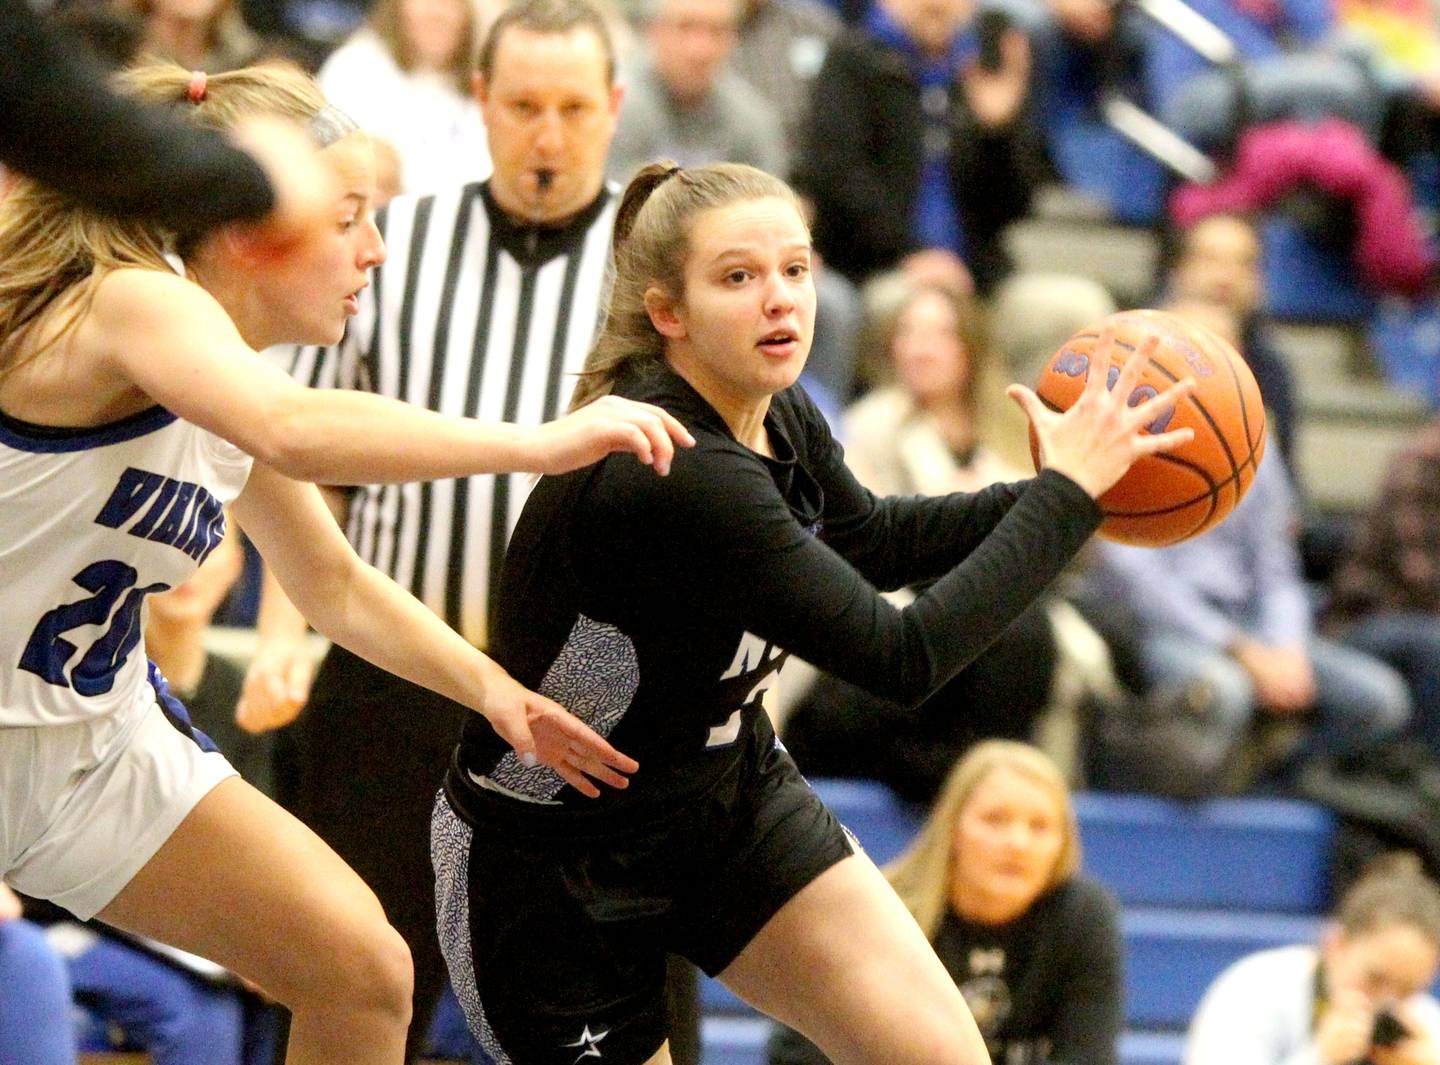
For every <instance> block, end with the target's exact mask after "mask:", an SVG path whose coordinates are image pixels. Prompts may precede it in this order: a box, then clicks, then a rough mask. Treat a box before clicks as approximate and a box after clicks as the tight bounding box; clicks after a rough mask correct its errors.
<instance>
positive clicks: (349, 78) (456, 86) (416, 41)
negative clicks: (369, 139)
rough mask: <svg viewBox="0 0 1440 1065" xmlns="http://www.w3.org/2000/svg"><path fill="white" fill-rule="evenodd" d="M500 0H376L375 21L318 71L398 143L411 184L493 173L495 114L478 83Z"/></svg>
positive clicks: (336, 95)
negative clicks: (483, 45)
mask: <svg viewBox="0 0 1440 1065" xmlns="http://www.w3.org/2000/svg"><path fill="white" fill-rule="evenodd" d="M498 7H499V4H498V2H497V0H376V3H375V6H374V7H373V8H372V9H371V11H370V15H369V17H368V18H367V19H366V21H365V24H364V25H363V26H361V27H360V29H358V30H356V31H355V33H354V34H353V35H351V37H350V39H349V40H347V41H346V42H345V43H344V44H342V45H341V46H340V47H339V48H337V49H336V50H335V51H334V52H333V53H332V54H331V55H330V57H329V58H328V59H326V60H325V62H324V64H323V65H322V66H321V67H320V73H319V74H318V75H317V76H316V77H317V80H318V81H319V82H320V88H321V89H322V90H323V91H324V93H325V96H326V98H327V99H329V100H330V101H331V102H332V103H333V104H335V106H336V107H340V108H343V109H344V110H345V111H346V112H347V113H349V114H350V115H351V116H352V117H354V119H355V121H357V122H358V123H360V125H361V126H362V127H364V129H365V131H366V132H367V133H369V134H370V135H371V136H373V137H376V138H379V139H380V140H383V141H386V142H387V143H389V144H391V145H393V146H394V148H395V151H396V153H397V154H398V155H399V157H400V179H401V186H402V188H403V189H404V191H405V192H409V193H426V192H437V191H439V190H441V189H446V188H449V187H451V186H455V185H463V184H466V183H467V182H472V181H480V180H482V179H484V178H486V177H488V176H489V175H490V168H491V164H490V148H489V145H488V144H487V142H486V140H485V121H484V119H483V118H482V117H481V114H480V104H479V103H478V102H477V101H476V99H475V97H474V95H473V93H472V90H471V75H472V73H473V71H474V69H475V58H476V52H477V50H478V48H479V42H480V40H481V39H482V38H483V36H484V30H485V27H486V26H487V25H488V24H489V21H490V18H489V16H490V14H491V11H490V9H491V8H494V9H496V10H498Z"/></svg>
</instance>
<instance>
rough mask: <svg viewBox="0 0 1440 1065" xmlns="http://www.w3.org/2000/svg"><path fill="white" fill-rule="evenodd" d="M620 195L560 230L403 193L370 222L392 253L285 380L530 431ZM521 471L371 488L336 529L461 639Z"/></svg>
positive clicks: (550, 412) (465, 196)
mask: <svg viewBox="0 0 1440 1065" xmlns="http://www.w3.org/2000/svg"><path fill="white" fill-rule="evenodd" d="M618 205H619V196H618V195H617V194H616V190H615V189H614V188H606V189H604V190H602V192H601V194H600V196H599V198H598V199H597V200H596V201H595V202H594V203H593V204H591V205H590V207H588V208H586V209H585V210H584V211H582V212H581V213H580V214H579V215H578V216H576V217H575V218H574V219H573V220H571V221H570V222H569V223H567V224H566V225H565V226H563V227H560V228H544V227H535V226H529V225H521V224H517V223H515V222H514V221H513V220H511V219H510V218H508V217H507V216H506V215H505V214H504V213H503V212H502V211H501V210H500V208H499V207H498V206H497V205H496V203H495V201H494V199H493V198H492V197H491V195H490V189H489V184H488V183H479V184H471V185H465V186H462V187H460V188H457V189H453V190H450V191H447V192H442V193H439V194H436V195H430V196H421V197H411V196H402V197H398V198H396V199H395V200H393V201H391V203H390V204H389V205H388V206H387V207H386V208H385V210H384V211H383V212H381V214H380V216H379V219H378V222H379V225H380V230H381V233H382V234H383V235H384V237H385V243H386V245H387V247H388V250H389V254H388V258H387V260H386V262H385V263H384V265H383V266H380V267H378V268H377V269H376V270H375V271H374V272H373V273H372V275H371V279H370V287H369V288H367V289H365V290H364V291H363V292H361V294H360V313H359V314H358V315H356V316H355V317H354V318H352V319H351V320H350V327H349V329H348V331H347V333H346V336H345V339H344V340H342V341H341V342H340V343H339V344H338V345H336V346H334V347H328V348H321V347H304V348H300V349H299V350H298V351H297V353H296V356H295V364H294V371H293V372H294V376H295V377H296V378H297V379H298V380H300V381H301V382H302V383H304V384H308V385H311V386H314V387H320V388H355V389H364V390H366V391H371V392H377V393H379V394H381V395H385V396H392V397H395V398H398V399H403V400H406V401H408V402H410V403H413V404H416V405H417V406H421V407H427V408H429V409H430V410H435V411H439V412H441V413H442V414H449V415H459V416H466V417H471V418H479V419H481V420H482V421H491V422H498V421H506V422H518V423H521V424H538V423H540V422H543V421H548V420H550V419H552V418H554V417H555V416H556V415H557V414H559V413H562V412H563V411H564V409H565V407H566V405H567V404H568V403H569V400H570V393H571V390H572V388H573V385H574V377H573V376H572V375H573V374H575V373H576V372H577V371H578V370H579V369H580V368H581V366H582V365H583V364H584V361H585V356H586V354H587V353H588V352H589V350H590V347H591V345H592V343H593V342H594V340H595V336H596V333H597V330H598V328H599V324H600V321H601V316H602V314H603V313H604V301H605V298H606V296H607V294H608V281H609V276H610V273H609V263H610V236H611V231H612V229H613V227H614V222H615V211H616V208H617V207H618ZM530 485H531V477H530V475H528V474H511V475H508V476H478V477H468V478H462V479H457V480H446V481H433V482H425V483H418V484H415V483H412V484H404V485H372V486H370V487H367V488H364V489H361V490H358V491H356V492H355V494H354V496H353V497H352V500H351V504H350V512H349V518H348V521H347V526H346V533H347V535H348V536H349V538H350V542H351V544H353V545H354V547H355V550H356V551H357V552H358V553H359V554H360V557H361V558H363V559H364V560H365V561H367V562H369V563H370V564H372V565H374V566H375V567H376V568H378V569H379V570H381V571H382V572H383V573H386V574H388V575H389V576H391V577H393V578H394V579H395V580H396V581H397V582H398V583H399V584H401V585H402V586H403V587H406V588H408V589H410V591H411V592H413V593H414V594H415V596H416V597H417V598H418V599H420V600H421V601H422V602H424V603H425V605H426V606H428V607H429V608H430V609H431V610H433V611H435V613H436V614H438V615H439V616H440V617H442V618H444V619H445V621H446V622H447V623H448V624H449V625H450V626H451V627H453V628H455V629H457V630H458V631H459V632H460V633H461V634H462V635H463V636H465V637H466V639H468V640H470V641H471V642H473V643H476V644H478V645H481V646H483V645H484V642H485V634H486V616H487V614H488V607H489V601H490V597H491V595H492V594H493V589H496V588H498V585H499V575H500V565H501V563H502V562H503V561H504V558H505V544H506V541H507V539H508V537H509V534H510V530H511V529H513V528H514V525H515V522H516V520H517V519H518V518H519V516H520V508H521V506H522V505H523V504H524V502H525V497H526V495H527V494H528V493H529V489H530Z"/></svg>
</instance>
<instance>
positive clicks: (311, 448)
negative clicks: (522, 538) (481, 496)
mask: <svg viewBox="0 0 1440 1065" xmlns="http://www.w3.org/2000/svg"><path fill="white" fill-rule="evenodd" d="M267 436H268V437H269V440H268V441H267V442H266V444H265V448H266V451H265V453H264V454H262V455H257V457H259V458H262V459H263V460H264V461H265V462H267V463H268V464H269V465H271V466H274V467H275V468H276V469H278V470H279V471H280V472H281V473H284V474H285V475H286V476H288V477H292V478H295V479H296V480H304V481H313V482H315V483H317V484H334V485H356V484H391V483H396V482H401V481H420V480H433V479H437V478H446V477H466V476H469V475H471V474H477V473H502V472H524V471H536V470H538V466H539V462H540V458H539V453H538V439H537V436H536V433H535V431H534V430H533V429H528V428H523V427H520V426H515V425H506V424H486V423H482V422H478V421H474V420H471V419H465V418H451V417H447V416H445V415H441V414H436V413H434V412H433V411H427V410H422V409H421V408H419V407H414V406H411V405H410V404H407V403H401V402H399V401H397V400H393V399H389V398H387V397H385V396H377V395H373V394H371V393H367V392H352V391H348V390H340V389H325V390H309V389H307V390H304V391H303V392H302V393H301V394H299V395H298V396H296V397H293V398H292V399H291V400H290V401H289V402H287V403H286V404H285V406H284V409H283V410H282V411H281V412H280V413H279V416H278V417H277V420H276V423H275V424H274V425H273V426H272V428H271V431H270V432H269V433H267Z"/></svg>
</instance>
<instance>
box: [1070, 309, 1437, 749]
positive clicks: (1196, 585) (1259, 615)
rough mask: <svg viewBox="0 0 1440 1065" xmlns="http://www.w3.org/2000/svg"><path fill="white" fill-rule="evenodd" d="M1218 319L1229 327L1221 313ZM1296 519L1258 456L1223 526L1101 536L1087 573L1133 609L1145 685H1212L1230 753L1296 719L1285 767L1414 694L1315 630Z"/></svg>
mask: <svg viewBox="0 0 1440 1065" xmlns="http://www.w3.org/2000/svg"><path fill="white" fill-rule="evenodd" d="M1177 309H1179V308H1177ZM1212 310H1213V308H1212ZM1213 318H1214V319H1215V324H1217V325H1219V327H1220V328H1221V329H1224V328H1225V325H1224V322H1223V320H1221V318H1220V315H1219V314H1218V313H1217V314H1216V315H1214V316H1213ZM1230 321H1231V322H1232V323H1233V319H1230ZM1206 324H1207V325H1209V324H1211V322H1209V321H1207V323H1206ZM1295 522H1296V515H1295V512H1294V500H1293V495H1292V493H1291V489H1290V480H1289V476H1288V475H1287V473H1286V471H1285V466H1284V464H1283V463H1281V462H1276V461H1273V460H1272V461H1268V462H1261V463H1260V466H1259V469H1258V470H1257V471H1256V474H1255V479H1254V481H1253V483H1252V484H1251V486H1250V490H1249V492H1248V494H1247V495H1246V496H1245V498H1244V499H1243V500H1241V502H1240V504H1239V506H1237V507H1236V508H1235V511H1234V513H1232V514H1231V515H1230V516H1229V517H1228V518H1227V519H1226V520H1225V521H1224V522H1222V523H1221V524H1220V525H1218V526H1216V527H1215V528H1213V529H1211V530H1210V531H1208V532H1206V533H1203V534H1202V535H1200V536H1197V537H1195V538H1193V539H1191V540H1186V541H1184V542H1182V543H1179V544H1175V545H1173V546H1170V547H1164V548H1141V547H1128V546H1124V545H1121V544H1116V543H1109V542H1101V543H1099V544H1098V545H1097V546H1098V551H1097V553H1096V558H1097V561H1098V562H1099V565H1098V566H1097V567H1096V569H1095V570H1094V572H1093V574H1092V578H1093V580H1094V581H1095V590H1096V591H1098V592H1099V593H1100V594H1102V595H1105V596H1113V597H1117V598H1122V599H1123V601H1124V602H1125V603H1126V604H1128V605H1129V606H1130V607H1131V608H1132V609H1133V610H1134V612H1135V613H1136V614H1137V615H1138V618H1139V620H1140V623H1141V629H1140V632H1139V634H1138V637H1139V643H1140V646H1139V654H1140V657H1141V659H1142V661H1143V664H1144V667H1145V670H1146V673H1147V675H1148V678H1149V680H1150V682H1151V683H1152V684H1154V683H1173V684H1174V685H1175V686H1176V687H1182V688H1183V687H1185V686H1187V685H1189V684H1191V683H1193V682H1197V681H1199V682H1204V683H1205V684H1207V685H1208V686H1209V688H1210V689H1211V692H1212V699H1211V703H1210V715H1211V720H1210V725H1211V727H1212V728H1214V729H1215V730H1217V732H1218V733H1219V734H1220V735H1221V736H1223V737H1224V741H1225V743H1226V744H1227V745H1228V746H1229V747H1230V749H1236V748H1238V747H1239V746H1240V745H1241V744H1243V743H1244V742H1245V740H1246V738H1247V736H1248V735H1249V733H1250V730H1251V727H1252V726H1253V725H1255V724H1257V723H1258V722H1262V721H1268V722H1296V723H1299V724H1300V725H1301V726H1303V731H1304V732H1305V733H1306V734H1307V738H1306V739H1305V741H1304V743H1303V744H1302V746H1301V747H1300V749H1298V750H1295V751H1290V752H1286V754H1287V757H1286V758H1285V759H1283V761H1285V763H1286V764H1285V766H1284V767H1283V768H1285V769H1290V768H1293V767H1294V763H1295V762H1296V761H1298V758H1299V757H1301V756H1303V755H1304V754H1306V753H1309V752H1310V750H1311V749H1316V748H1318V749H1321V750H1324V751H1326V752H1327V753H1342V752H1346V751H1354V750H1359V749H1363V748H1365V747H1369V746H1372V745H1375V744H1378V743H1380V742H1382V741H1384V740H1387V739H1390V738H1392V737H1394V736H1395V735H1396V734H1397V733H1399V732H1400V731H1401V730H1402V729H1403V728H1404V727H1405V725H1406V723H1407V722H1408V721H1409V718H1410V696H1409V693H1408V692H1407V691H1406V689H1405V684H1404V681H1403V680H1402V679H1401V678H1400V677H1399V676H1398V675H1397V674H1396V673H1395V671H1394V670H1392V669H1391V668H1390V667H1389V666H1387V665H1385V664H1384V663H1383V662H1380V661H1379V660H1378V659H1375V658H1373V657H1371V656H1370V655H1367V654H1364V653H1362V652H1359V651H1356V650H1354V649H1352V648H1349V647H1344V646H1342V645H1340V644H1337V643H1334V642H1332V641H1330V640H1327V639H1323V638H1321V637H1319V636H1317V635H1316V634H1315V632H1314V626H1313V623H1312V617H1311V612H1310V601H1309V598H1308V596H1307V593H1306V589H1305V584H1304V581H1303V579H1302V577H1301V571H1300V560H1299V552H1298V549H1297V546H1296V524H1295ZM1284 731H1288V730H1284ZM1291 756H1293V757H1291ZM1269 768H1271V769H1276V768H1280V767H1276V766H1271V767H1269ZM1282 775H1283V774H1282Z"/></svg>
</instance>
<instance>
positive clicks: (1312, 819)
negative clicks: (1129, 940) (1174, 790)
mask: <svg viewBox="0 0 1440 1065" xmlns="http://www.w3.org/2000/svg"><path fill="white" fill-rule="evenodd" d="M1075 807H1076V812H1077V814H1078V816H1079V819H1080V837H1081V841H1082V843H1083V845H1084V850H1085V868H1086V870H1087V871H1088V872H1089V873H1090V874H1091V875H1092V876H1094V877H1096V878H1097V879H1098V880H1100V881H1101V882H1103V883H1104V884H1106V885H1107V886H1108V887H1109V888H1110V889H1111V890H1112V891H1114V892H1115V894H1116V895H1117V896H1118V897H1119V899H1120V902H1121V904H1122V905H1124V906H1126V907H1133V906H1167V907H1176V908H1194V909H1202V910H1205V909H1238V910H1261V911H1270V912H1274V913H1319V912H1321V911H1323V910H1324V909H1325V907H1326V906H1327V905H1328V901H1329V900H1328V882H1329V870H1330V852H1331V845H1332V842H1333V838H1334V820H1333V818H1332V817H1331V815H1330V814H1329V813H1328V812H1326V811H1325V810H1323V809H1321V808H1319V807H1317V806H1312V805H1310V804H1308V803H1302V802H1294V801H1290V800H1282V799H1229V800H1217V801H1214V802H1207V803H1179V802H1172V801H1169V800H1165V799H1157V798H1152V797H1148V796H1142V795H1102V794H1095V793H1087V794H1082V795H1077V796H1076V797H1075Z"/></svg>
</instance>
